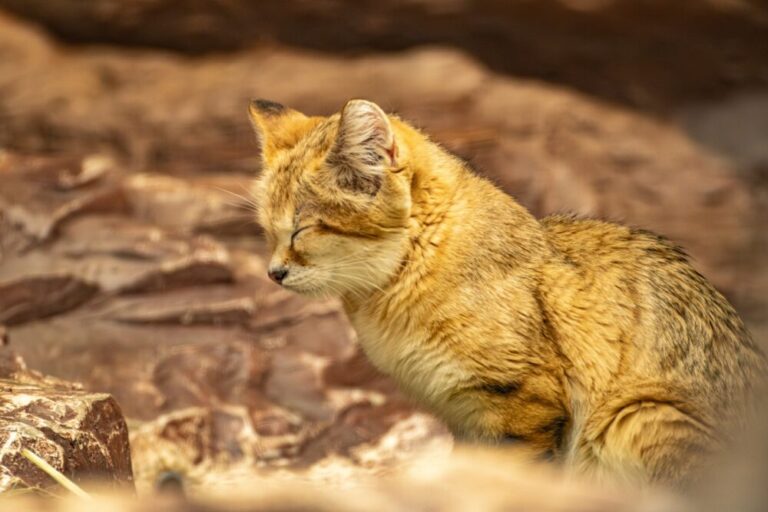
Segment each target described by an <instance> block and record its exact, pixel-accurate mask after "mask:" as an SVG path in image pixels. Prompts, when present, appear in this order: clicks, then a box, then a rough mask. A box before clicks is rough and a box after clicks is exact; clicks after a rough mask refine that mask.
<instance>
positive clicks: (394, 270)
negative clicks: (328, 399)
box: [250, 100, 765, 485]
mask: <svg viewBox="0 0 768 512" xmlns="http://www.w3.org/2000/svg"><path fill="white" fill-rule="evenodd" d="M250 115H251V120H252V122H253V124H254V127H255V130H256V133H257V138H258V141H259V143H260V145H261V148H262V154H263V172H262V175H261V178H260V179H259V180H258V183H257V186H256V191H255V193H256V196H257V201H258V204H259V205H260V208H259V221H260V223H261V224H262V226H263V227H264V231H265V233H266V236H267V238H268V241H269V243H270V247H271V248H272V251H273V253H272V259H271V261H270V269H272V270H273V271H274V270H276V269H277V270H283V271H287V274H285V277H284V279H283V281H282V285H283V286H285V287H286V288H288V289H291V290H294V291H296V292H299V293H303V294H306V295H311V296H329V295H330V296H336V297H339V298H341V300H342V301H343V303H344V306H345V309H346V311H347V314H348V316H349V318H350V320H351V321H352V323H353V325H354V327H355V329H356V330H357V333H358V336H359V339H360V343H361V345H362V347H363V349H364V350H365V352H366V354H367V355H368V357H369V358H370V359H371V361H372V362H373V363H374V364H375V365H376V366H377V367H378V368H380V369H381V370H382V371H384V372H385V373H387V374H389V375H391V376H392V377H393V378H394V379H395V380H396V381H397V382H398V383H399V385H400V386H401V387H402V389H403V390H404V391H405V392H407V393H408V394H409V395H411V396H412V397H413V398H414V399H415V400H417V401H418V402H420V403H422V404H424V405H425V406H427V407H428V408H429V409H430V410H431V411H433V412H434V413H436V414H437V415H438V416H439V417H440V418H442V419H443V420H444V421H445V422H446V424H447V425H448V426H449V427H450V428H451V430H452V431H453V432H454V434H455V435H456V436H457V437H459V438H461V439H466V440H470V441H472V440H476V441H483V442H515V443H520V444H522V445H525V446H527V447H530V448H531V449H532V450H534V451H535V452H536V453H537V454H539V455H540V456H542V457H546V458H553V459H555V460H559V461H562V462H564V463H565V464H566V465H567V466H569V467H570V468H573V469H574V470H576V471H578V472H580V473H585V474H592V475H595V476H598V477H612V478H617V477H618V478H627V479H631V480H635V481H636V480H639V481H652V482H664V483H668V484H672V485H676V484H684V483H686V482H689V481H690V480H692V479H693V478H694V476H695V474H696V471H695V470H696V469H697V468H698V467H699V466H700V465H701V462H702V460H704V457H706V456H707V455H708V454H709V453H710V452H712V451H714V450H716V449H717V448H718V447H719V446H721V444H722V443H723V441H724V440H725V437H724V434H723V432H724V431H726V430H727V429H729V428H733V427H735V426H739V424H740V423H741V420H742V419H743V418H745V417H746V413H747V408H748V400H747V399H746V397H747V396H748V394H749V393H750V390H751V389H752V387H753V385H754V383H755V382H756V381H757V380H758V377H759V376H761V375H762V373H763V372H764V368H765V366H764V359H763V356H762V355H761V353H760V352H759V350H758V349H757V348H756V347H755V345H754V344H753V342H752V341H751V339H750V337H749V335H748V333H747V332H746V330H745V328H744V326H743V324H742V322H741V320H740V319H739V317H738V315H737V314H736V313H735V311H734V310H733V308H732V307H731V306H730V305H729V304H728V302H727V301H726V299H725V298H723V296H722V295H720V293H718V292H717V291H716V290H715V289H714V288H713V287H712V285H710V284H709V282H707V281H706V279H704V278H703V277H702V276H701V275H700V274H698V273H697V272H696V271H695V270H694V269H693V268H692V267H691V265H690V264H689V263H688V260H687V258H686V256H685V254H684V253H683V252H682V251H681V250H680V249H679V248H677V247H676V246H675V245H673V244H672V243H670V242H668V241H666V240H665V239H663V238H660V237H658V236H656V235H654V234H652V233H649V232H646V231H642V230H638V229H632V228H629V227H625V226H621V225H617V224H613V223H608V222H602V221H597V220H580V219H577V218H572V217H567V216H552V217H547V218H545V219H543V220H541V221H539V220H537V219H535V218H534V217H533V216H532V215H531V214H530V213H529V212H528V211H526V210H525V209H524V208H523V207H522V206H520V205H519V204H517V203H516V202H515V201H514V200H513V199H512V198H511V197H510V196H508V195H506V194H504V193H503V192H501V191H500V190H498V189H497V188H496V187H495V186H493V185H492V184H491V183H490V182H488V181H486V180H485V179H483V178H480V177H478V176H476V175H475V174H473V173H472V172H471V170H469V169H468V168H467V166H466V164H465V163H464V162H462V161H460V160H459V159H457V158H456V157H454V156H452V155H450V154H449V153H447V152H446V151H444V150H443V149H442V148H440V147H439V146H438V145H436V144H435V143H433V142H431V141H430V140H429V139H428V138H427V137H426V136H425V135H424V134H422V133H420V132H419V131H418V130H416V129H415V128H413V127H411V126H410V125H409V124H407V123H405V122H404V121H402V120H400V119H398V118H397V117H394V116H388V115H386V114H385V113H384V112H382V111H381V109H380V108H379V107H378V106H376V105H375V104H373V103H371V102H367V101H364V100H353V101H351V102H349V103H347V105H346V106H345V107H344V109H343V110H342V112H341V113H340V114H336V115H332V116H330V117H306V116H304V115H303V114H301V113H299V112H296V111H294V110H291V109H288V108H286V107H283V106H282V105H278V104H275V103H271V102H266V101H263V100H258V101H254V102H252V103H251V108H250Z"/></svg>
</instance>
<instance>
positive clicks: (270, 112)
mask: <svg viewBox="0 0 768 512" xmlns="http://www.w3.org/2000/svg"><path fill="white" fill-rule="evenodd" d="M248 114H249V117H250V120H251V125H253V130H254V132H255V133H256V140H257V141H258V143H259V146H260V147H261V152H262V158H263V159H266V160H269V159H270V158H271V157H272V155H274V154H275V152H277V151H279V150H281V149H284V148H288V147H291V146H292V145H294V144H295V143H296V141H297V140H298V138H299V137H300V135H301V133H302V128H303V127H304V126H305V125H306V124H307V121H308V119H309V118H308V117H307V116H305V115H304V114H302V113H301V112H298V111H296V110H293V109H291V108H288V107H286V106H284V105H281V104H280V103H276V102H274V101H269V100H262V99H254V100H251V101H250V103H249V104H248Z"/></svg>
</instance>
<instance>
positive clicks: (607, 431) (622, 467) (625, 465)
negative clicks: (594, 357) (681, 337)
mask: <svg viewBox="0 0 768 512" xmlns="http://www.w3.org/2000/svg"><path fill="white" fill-rule="evenodd" d="M590 423H592V424H591V425H588V426H587V428H586V429H585V432H584V434H585V436H584V441H585V442H586V443H585V444H586V446H583V447H584V448H586V447H587V446H588V447H589V449H588V450H586V451H587V452H588V456H587V457H586V458H585V459H583V461H584V463H585V464H584V466H585V467H584V468H582V469H586V470H587V471H586V472H588V473H592V474H593V475H594V476H597V477H598V478H600V479H611V480H616V479H618V480H624V481H633V482H638V481H639V482H643V483H655V484H662V485H667V486H673V487H685V486H687V485H688V484H691V483H693V482H694V481H695V480H696V477H697V476H698V475H699V474H700V470H701V469H702V467H703V466H704V465H705V464H706V461H707V459H708V458H709V457H711V455H712V453H713V452H714V451H716V450H717V449H718V446H719V441H718V439H717V437H716V436H714V435H713V433H712V429H711V428H710V427H708V426H707V425H705V424H704V423H702V422H701V421H699V420H697V419H695V418H693V417H692V416H691V415H689V414H686V413H685V412H683V411H681V410H680V409H678V408H677V407H675V406H674V405H672V404H669V403H664V402H654V401H638V402H634V403H631V404H629V405H626V406H624V407H622V408H621V409H619V410H618V411H616V412H615V413H611V417H607V418H606V417H604V419H603V421H595V422H590ZM590 427H592V428H590ZM590 430H591V431H590Z"/></svg>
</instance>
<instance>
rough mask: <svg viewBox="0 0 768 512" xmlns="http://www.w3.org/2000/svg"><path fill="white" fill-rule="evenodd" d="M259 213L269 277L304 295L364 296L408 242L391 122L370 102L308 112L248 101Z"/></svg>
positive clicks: (404, 185)
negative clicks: (257, 159)
mask: <svg viewBox="0 0 768 512" xmlns="http://www.w3.org/2000/svg"><path fill="white" fill-rule="evenodd" d="M249 112H250V118H251V122H252V124H253V126H254V129H255V131H256V136H257V141H258V143H259V146H260V147H261V155H262V173H261V176H260V177H259V179H258V181H257V184H256V187H255V195H256V204H257V205H258V220H259V223H260V224H261V225H262V227H263V228H264V233H265V235H266V237H267V241H268V243H269V248H270V250H271V252H272V255H271V258H270V261H269V275H270V277H271V278H272V279H273V280H274V281H276V282H278V283H280V284H282V285H283V286H284V287H286V288H288V289H290V290H293V291H296V292H299V293H302V294H306V295H311V296H348V297H354V296H358V297H363V296H365V295H366V294H368V293H370V292H371V291H374V290H376V289H380V288H383V287H384V286H385V285H386V284H387V283H388V282H389V280H390V279H391V277H392V276H393V274H394V273H395V272H397V270H398V269H399V268H400V265H401V263H402V259H403V257H404V254H405V248H406V247H407V244H408V229H407V228H408V220H409V216H410V208H411V198H410V178H409V176H408V175H409V173H408V172H407V169H406V166H405V165H404V158H405V155H404V148H403V145H402V144H400V143H399V142H400V141H399V134H398V130H397V128H396V123H399V121H398V120H397V119H395V118H390V117H389V116H387V115H386V114H385V113H384V112H383V111H382V110H381V108H379V107H378V106H377V105H376V104H375V103H372V102H369V101H364V100H352V101H350V102H348V103H347V104H346V105H345V106H344V108H343V109H342V111H341V112H340V113H338V114H335V115H332V116H329V117H308V116H305V115H304V114H302V113H300V112H297V111H296V110H293V109H290V108H287V107H284V106H282V105H279V104H277V103H272V102H268V101H264V100H254V101H252V102H251V104H250V109H249Z"/></svg>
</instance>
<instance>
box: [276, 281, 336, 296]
mask: <svg viewBox="0 0 768 512" xmlns="http://www.w3.org/2000/svg"><path fill="white" fill-rule="evenodd" d="M283 288H285V289H286V290H288V291H291V292H293V293H296V294H298V295H301V296H303V297H307V298H309V299H330V298H334V297H337V296H338V294H336V293H332V292H331V291H330V290H327V289H323V288H322V287H309V286H298V285H291V284H290V283H283Z"/></svg>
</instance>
